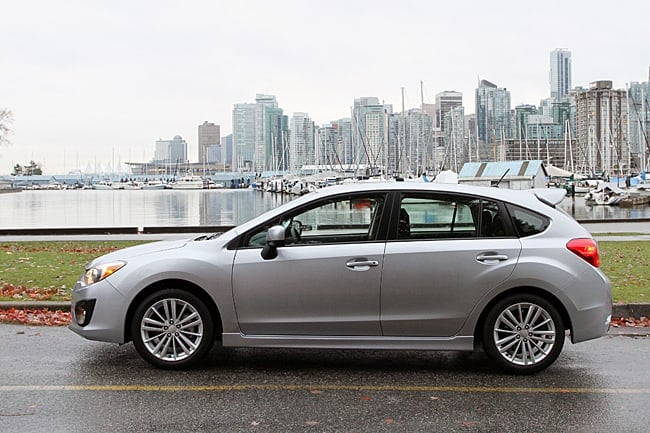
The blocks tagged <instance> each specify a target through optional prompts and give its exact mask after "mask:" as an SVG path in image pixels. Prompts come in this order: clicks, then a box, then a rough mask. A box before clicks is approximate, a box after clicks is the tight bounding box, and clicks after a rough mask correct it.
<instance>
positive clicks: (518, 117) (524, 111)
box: [512, 104, 539, 138]
mask: <svg viewBox="0 0 650 433" xmlns="http://www.w3.org/2000/svg"><path fill="white" fill-rule="evenodd" d="M536 114H539V111H538V110H537V107H535V106H534V105H529V104H523V105H517V106H516V107H515V119H514V124H513V125H512V128H513V130H514V134H512V136H513V138H528V136H527V135H526V131H527V127H528V118H529V117H530V116H532V115H536Z"/></svg>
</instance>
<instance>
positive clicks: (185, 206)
mask: <svg viewBox="0 0 650 433" xmlns="http://www.w3.org/2000/svg"><path fill="white" fill-rule="evenodd" d="M290 199H291V197H289V196H283V195H278V194H269V193H261V192H257V191H252V190H189V191H179V190H162V191H145V190H120V191H110V190H109V191H98V190H72V191H23V192H20V193H8V194H0V209H2V212H0V230H1V229H2V228H50V227H53V228H54V227H170V226H171V227H173V226H201V225H205V226H229V225H237V224H240V223H242V222H245V221H248V220H249V219H251V218H253V217H255V216H257V215H260V214H261V213H263V212H265V211H267V210H269V209H273V208H275V207H277V206H278V205H280V204H282V203H283V202H285V201H287V200H290ZM561 206H562V208H564V209H565V210H566V211H567V212H569V213H572V214H573V215H574V216H575V218H576V219H578V220H590V219H618V218H650V206H643V207H635V208H627V209H626V208H620V207H618V206H586V205H585V203H584V199H583V198H582V197H576V200H575V204H573V203H572V201H571V200H570V199H568V198H567V199H565V200H564V202H562V205H561Z"/></svg>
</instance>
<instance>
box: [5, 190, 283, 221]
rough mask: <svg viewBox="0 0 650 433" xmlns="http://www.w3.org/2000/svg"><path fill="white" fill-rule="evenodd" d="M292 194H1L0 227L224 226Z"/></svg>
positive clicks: (79, 191)
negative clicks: (3, 210) (2, 210)
mask: <svg viewBox="0 0 650 433" xmlns="http://www.w3.org/2000/svg"><path fill="white" fill-rule="evenodd" d="M291 198H292V197H289V196H283V195H278V194H263V193H260V192H256V191H252V190H188V191H182V190H176V191H173V190H160V191H145V190H120V191H111V190H106V191H99V190H78V191H23V192H21V193H11V194H0V207H1V208H2V209H5V210H6V211H5V212H0V228H37V227H44V228H49V227H52V228H57V227H158V226H164V227H169V226H171V227H173V226H179V227H181V226H198V225H207V226H229V225H237V224H241V223H242V222H245V221H248V220H249V219H251V218H253V217H255V216H257V215H260V214H262V213H263V212H265V211H267V210H270V209H273V208H275V207H277V206H279V205H280V204H282V203H284V202H286V201H288V200H290V199H291Z"/></svg>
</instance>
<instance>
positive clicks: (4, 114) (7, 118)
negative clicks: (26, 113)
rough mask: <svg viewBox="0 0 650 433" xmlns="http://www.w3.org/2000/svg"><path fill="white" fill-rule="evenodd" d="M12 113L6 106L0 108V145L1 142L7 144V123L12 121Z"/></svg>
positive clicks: (8, 131)
mask: <svg viewBox="0 0 650 433" xmlns="http://www.w3.org/2000/svg"><path fill="white" fill-rule="evenodd" d="M13 119H14V118H13V114H12V113H11V110H8V109H6V108H0V146H1V145H3V144H9V143H10V141H9V138H7V137H8V136H9V134H11V129H9V124H10V123H11V122H12V121H13Z"/></svg>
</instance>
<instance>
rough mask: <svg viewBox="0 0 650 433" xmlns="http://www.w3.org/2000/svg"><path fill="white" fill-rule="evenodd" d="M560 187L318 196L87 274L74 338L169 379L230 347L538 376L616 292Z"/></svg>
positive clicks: (401, 188)
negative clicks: (454, 357) (129, 355)
mask: <svg viewBox="0 0 650 433" xmlns="http://www.w3.org/2000/svg"><path fill="white" fill-rule="evenodd" d="M563 197H564V190H553V189H539V190H531V191H513V190H506V189H499V188H487V187H470V186H463V185H445V184H435V183H415V182H387V183H362V182H360V183H354V184H349V185H342V186H333V187H327V188H323V189H320V190H318V191H316V192H313V193H311V194H308V195H305V196H303V197H300V198H298V199H296V200H294V201H292V202H290V203H287V204H285V205H283V206H280V207H278V208H276V209H274V210H272V211H270V212H267V213H265V214H264V215H262V216H260V217H257V218H255V219H253V220H251V221H249V222H247V223H245V224H242V225H241V226H239V227H237V228H234V229H232V230H230V231H228V232H227V233H224V234H222V235H219V236H216V235H211V236H200V237H197V238H195V239H191V240H183V241H164V242H155V243H150V244H145V245H140V246H136V247H132V248H127V249H124V250H120V251H116V252H113V253H110V254H107V255H105V256H102V257H99V258H97V259H96V260H94V261H93V262H92V263H90V264H89V265H88V266H87V267H86V269H85V271H84V273H83V274H82V276H81V278H80V280H79V282H78V283H77V285H76V286H75V289H74V291H73V295H72V311H73V321H72V324H71V325H70V328H71V329H72V330H73V331H74V332H76V333H78V334H80V335H82V336H84V337H86V338H88V339H91V340H100V341H107V342H113V343H119V344H122V343H126V342H128V341H131V340H132V341H133V343H134V345H135V347H136V349H137V351H138V353H139V354H140V355H141V356H142V357H143V358H144V359H145V360H147V361H149V362H150V363H152V364H154V365H156V366H158V367H162V368H173V369H175V368H186V367H189V366H190V365H192V364H194V363H196V362H197V361H199V360H200V359H201V358H203V357H204V356H205V355H206V354H207V353H208V351H209V350H210V348H211V347H212V346H213V343H214V341H215V340H216V339H219V340H221V342H222V344H223V346H239V347H244V346H246V347H292V348H336V349H351V348H360V349H409V350H414V349H415V350H419V349H422V350H459V351H472V350H477V349H479V348H482V349H483V350H484V351H485V353H486V354H487V355H488V357H489V358H490V359H491V360H492V361H493V363H494V364H496V366H497V367H499V368H501V369H502V370H505V371H508V372H514V373H522V374H527V373H534V372H537V371H540V370H543V369H544V368H546V367H548V366H549V365H550V364H552V363H553V362H554V361H555V359H556V358H557V357H558V355H559V354H560V351H561V350H562V346H563V345H564V339H565V334H566V331H569V332H570V337H571V340H572V342H573V343H578V342H581V341H585V340H589V339H593V338H598V337H600V336H602V335H603V334H605V333H606V332H607V330H608V328H609V323H610V319H611V307H612V296H611V290H610V283H609V280H608V279H607V277H606V276H605V275H603V273H602V272H601V271H600V269H599V262H600V259H599V254H598V247H597V244H596V242H595V241H594V240H593V238H592V237H591V235H590V234H589V233H588V232H587V231H586V230H585V229H584V228H583V227H581V226H580V225H579V224H578V223H577V222H576V221H575V220H574V219H573V218H571V217H570V216H568V215H567V214H566V213H564V212H563V211H561V210H560V209H558V208H556V207H555V204H557V203H558V202H559V201H560V200H561V199H562V198H563Z"/></svg>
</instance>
